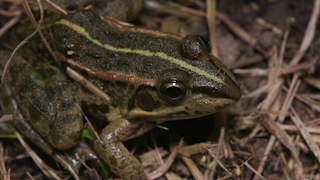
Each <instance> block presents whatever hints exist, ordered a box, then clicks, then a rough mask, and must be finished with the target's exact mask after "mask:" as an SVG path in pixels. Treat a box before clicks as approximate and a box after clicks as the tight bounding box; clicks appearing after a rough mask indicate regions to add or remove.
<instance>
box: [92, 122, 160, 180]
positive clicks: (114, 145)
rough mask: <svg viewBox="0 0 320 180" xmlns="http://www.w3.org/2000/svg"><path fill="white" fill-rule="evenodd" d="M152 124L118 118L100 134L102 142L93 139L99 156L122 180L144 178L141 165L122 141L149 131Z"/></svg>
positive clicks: (141, 179) (143, 179)
mask: <svg viewBox="0 0 320 180" xmlns="http://www.w3.org/2000/svg"><path fill="white" fill-rule="evenodd" d="M152 127H154V126H153V125H152V124H147V123H135V122H131V121H129V120H127V119H124V118H120V119H117V120H115V121H113V122H111V123H110V124H109V125H108V126H107V127H105V128H104V129H103V131H102V133H101V134H100V138H101V140H102V143H101V142H100V141H99V140H96V141H95V144H94V146H95V149H96V150H97V151H98V154H99V156H100V157H101V158H102V159H103V160H104V161H105V162H106V163H107V164H108V165H109V166H110V168H111V169H112V171H113V172H114V173H115V174H116V175H118V176H119V177H121V178H122V179H124V180H138V179H139V180H146V179H147V177H146V175H145V173H144V172H143V167H142V165H141V164H140V163H139V161H138V160H137V159H136V158H135V157H134V156H133V155H132V154H131V153H130V152H129V150H128V149H127V148H126V147H125V146H124V145H123V142H124V141H126V140H129V139H132V138H135V137H138V136H140V135H142V134H144V133H145V132H147V131H149V130H150V129H151V128H152Z"/></svg>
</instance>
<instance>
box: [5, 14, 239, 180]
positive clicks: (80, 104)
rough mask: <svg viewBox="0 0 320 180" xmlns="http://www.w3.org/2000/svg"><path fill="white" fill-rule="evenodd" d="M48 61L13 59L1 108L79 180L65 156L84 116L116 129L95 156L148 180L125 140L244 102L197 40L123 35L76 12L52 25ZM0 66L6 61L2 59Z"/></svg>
mask: <svg viewBox="0 0 320 180" xmlns="http://www.w3.org/2000/svg"><path fill="white" fill-rule="evenodd" d="M48 32H49V34H50V36H48V37H49V39H52V41H51V43H50V45H51V46H52V47H53V49H54V53H55V54H56V56H57V57H58V59H59V61H60V62H61V67H58V66H57V65H56V64H55V63H54V62H52V57H51V56H50V55H49V53H41V54H39V53H35V50H36V48H38V46H35V47H33V48H30V47H32V46H31V45H30V46H29V48H28V47H25V48H24V50H21V51H20V52H19V53H18V54H17V55H15V57H14V59H13V61H12V63H11V64H10V67H9V70H8V72H7V73H6V74H5V82H4V84H3V85H2V87H1V88H0V93H1V107H2V110H3V111H4V113H5V114H12V115H13V121H12V124H13V125H14V127H16V128H17V129H18V131H20V132H21V133H22V134H24V135H25V136H26V137H27V138H29V139H30V140H31V141H33V142H34V143H35V144H36V145H38V146H39V147H40V148H41V149H42V150H43V151H44V152H45V153H47V154H49V155H51V156H52V157H53V158H54V159H55V160H56V161H58V162H59V163H60V164H62V165H63V166H64V167H65V168H66V169H68V171H69V172H70V173H71V174H72V175H73V177H74V178H75V179H79V177H78V175H77V172H76V171H77V168H75V165H74V164H71V163H70V162H69V161H68V157H66V156H65V155H64V154H63V153H62V152H61V151H62V150H67V149H70V148H73V147H75V146H77V144H78V142H79V139H81V135H82V131H83V126H84V120H83V115H82V111H83V112H84V114H86V115H90V117H93V118H94V119H97V120H105V121H107V122H110V123H109V124H108V125H107V126H106V127H104V128H102V131H101V132H100V135H99V138H98V139H97V140H95V142H94V150H95V152H96V154H97V156H98V157H99V158H101V159H102V160H103V161H104V162H106V163H107V164H108V166H109V167H110V168H111V170H112V171H113V172H114V173H115V174H116V175H117V176H119V177H121V178H122V179H125V180H134V179H139V180H145V179H147V177H146V175H145V173H144V171H143V168H142V166H141V164H140V163H139V161H138V160H137V159H136V158H135V157H134V156H133V155H132V154H131V153H130V152H129V151H128V149H127V148H126V147H125V146H124V145H123V142H124V141H127V140H129V139H132V138H135V137H137V136H140V135H142V134H144V133H145V132H147V131H149V130H150V129H151V128H153V127H155V126H156V125H157V124H159V123H162V122H165V121H171V120H183V119H192V118H197V117H201V116H206V115H209V114H212V113H215V112H217V111H219V110H221V109H223V108H225V107H228V106H231V105H233V104H235V103H236V102H237V101H238V100H239V99H240V96H241V93H240V89H239V86H238V85H237V83H236V80H235V77H234V75H233V74H232V73H231V72H230V71H229V70H228V69H227V68H226V67H225V66H224V65H223V64H222V63H221V62H220V61H219V60H218V59H217V58H216V57H214V56H213V55H212V54H211V53H210V48H209V44H208V42H207V41H206V40H205V39H204V38H202V37H199V36H194V35H189V36H186V37H184V38H182V37H179V36H176V35H173V34H170V33H164V32H160V31H156V30H151V29H145V28H139V27H129V26H123V25H121V24H119V23H117V22H115V21H113V20H110V19H107V18H105V17H103V16H102V15H98V14H96V13H93V12H91V11H78V12H76V13H74V14H71V15H68V17H66V18H63V19H60V20H58V21H56V22H55V23H53V24H52V25H51V26H50V27H49V28H48ZM0 53H1V54H0V57H1V65H2V66H3V65H4V64H5V61H6V59H7V57H8V56H9V54H8V53H7V52H5V51H0ZM66 68H71V69H73V70H74V71H76V72H78V73H79V74H81V75H83V76H84V77H85V78H86V79H87V80H89V82H90V83H92V84H93V85H94V86H95V87H96V88H98V89H99V90H101V91H102V92H103V93H105V94H106V95H107V96H108V97H110V99H109V100H108V101H105V100H103V99H101V98H100V97H99V96H97V95H95V94H94V93H92V92H90V91H89V90H88V89H87V88H85V87H84V86H83V85H79V84H78V83H77V82H75V81H74V80H73V79H72V78H70V77H69V76H68V75H66V74H65V71H66Z"/></svg>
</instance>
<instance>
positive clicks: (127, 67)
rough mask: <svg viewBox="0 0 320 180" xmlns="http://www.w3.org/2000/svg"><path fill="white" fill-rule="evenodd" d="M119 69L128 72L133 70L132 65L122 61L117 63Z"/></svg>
mask: <svg viewBox="0 0 320 180" xmlns="http://www.w3.org/2000/svg"><path fill="white" fill-rule="evenodd" d="M117 68H118V69H119V70H120V71H128V70H130V68H131V64H130V62H129V61H128V60H125V59H121V60H119V61H118V62H117Z"/></svg>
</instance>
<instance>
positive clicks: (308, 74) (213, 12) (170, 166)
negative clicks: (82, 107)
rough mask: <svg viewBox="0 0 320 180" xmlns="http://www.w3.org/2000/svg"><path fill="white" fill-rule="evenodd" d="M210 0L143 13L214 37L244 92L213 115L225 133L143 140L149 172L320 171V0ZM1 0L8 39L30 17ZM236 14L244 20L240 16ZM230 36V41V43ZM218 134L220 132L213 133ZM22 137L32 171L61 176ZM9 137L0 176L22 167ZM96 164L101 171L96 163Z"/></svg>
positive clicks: (247, 174)
mask: <svg viewBox="0 0 320 180" xmlns="http://www.w3.org/2000/svg"><path fill="white" fill-rule="evenodd" d="M208 2H210V3H208V4H211V6H210V7H208V13H205V10H204V9H206V3H205V2H203V1H200V0H190V1H188V3H187V4H186V6H181V5H178V4H176V3H172V2H165V3H160V4H159V3H158V2H155V1H150V0H147V1H146V2H145V5H144V12H143V13H144V14H145V15H147V16H150V17H151V19H152V20H153V21H156V22H159V21H162V17H163V16H164V15H173V16H177V17H178V18H180V19H181V20H182V21H184V22H186V23H187V24H188V25H189V27H191V31H193V32H194V33H197V34H198V33H199V34H203V35H207V36H208V37H211V38H210V40H211V43H213V46H212V51H213V54H215V55H217V56H219V57H220V58H221V59H222V61H223V60H224V58H225V57H227V56H232V57H231V58H229V59H230V60H229V61H228V62H224V63H225V64H226V65H227V66H228V67H229V68H230V69H232V70H233V72H234V73H235V75H236V77H237V79H238V82H239V84H240V85H241V90H242V94H243V95H242V98H241V100H240V102H238V103H237V104H236V105H235V106H233V107H231V108H229V109H228V110H227V111H225V112H223V113H221V114H220V116H218V117H217V118H216V120H215V121H217V122H216V127H215V128H217V127H218V130H219V132H220V135H212V136H211V137H210V138H207V140H208V141H210V142H207V143H200V144H193V145H189V146H187V145H184V146H182V143H180V144H179V145H177V144H178V141H176V142H175V143H170V146H173V147H172V148H171V149H170V150H171V153H169V152H168V149H166V148H163V147H158V145H157V144H158V143H159V142H158V141H157V139H156V138H155V140H154V141H153V143H151V145H150V144H146V146H153V147H155V148H149V151H148V152H147V153H145V154H136V155H137V156H140V159H141V160H142V164H143V165H144V166H145V167H146V170H147V171H148V172H152V171H153V173H152V174H149V177H150V178H152V179H154V178H159V177H160V176H165V177H166V178H167V179H182V178H181V177H183V178H186V179H188V178H190V179H191V177H193V178H194V179H197V180H202V179H204V180H206V179H214V178H215V179H255V180H257V179H320V171H319V163H320V150H319V143H320V140H319V133H320V130H319V129H320V119H319V115H320V102H319V100H320V94H319V89H320V85H319V84H320V82H319V76H317V75H318V74H319V59H320V58H319V53H320V49H319V42H320V41H319V34H317V32H319V30H317V29H316V27H317V22H318V17H319V8H320V0H314V2H304V1H302V0H301V1H294V2H290V3H291V4H290V5H289V4H285V5H282V4H281V3H282V2H279V1H270V2H269V1H268V2H267V3H266V4H265V6H263V4H261V6H260V7H261V8H265V12H262V13H261V14H259V13H258V12H255V11H254V9H253V8H252V9H251V7H253V6H252V3H253V2H251V4H244V3H242V2H241V3H239V2H238V3H239V4H240V5H241V6H239V4H238V5H234V4H232V3H230V2H233V1H230V2H229V1H228V2H229V3H230V4H227V3H225V2H227V1H223V2H218V4H216V2H215V1H210V0H209V1H208ZM234 3H236V2H234ZM288 3H289V2H288ZM301 4H302V5H303V6H302V5H301ZM0 5H5V6H0V7H6V8H4V9H0V16H1V17H2V18H3V20H1V23H2V24H3V25H2V27H1V29H0V38H1V39H4V40H7V39H5V37H3V36H4V35H5V34H8V33H9V32H10V30H11V29H12V27H13V26H15V25H16V24H17V23H20V24H22V23H25V22H26V21H25V19H21V17H22V16H21V15H22V14H23V11H22V10H21V9H20V7H19V4H18V3H16V2H12V1H1V2H0ZM188 5H189V6H190V7H188ZM238 6H239V7H238ZM271 6H272V8H276V7H274V6H279V7H278V10H279V9H280V10H282V9H283V11H285V8H286V10H287V11H288V13H283V14H284V15H285V17H284V18H283V19H286V20H287V19H289V18H291V14H290V13H289V12H291V13H292V12H293V11H294V10H296V11H299V12H308V14H309V16H308V17H305V18H301V19H300V22H298V25H297V26H296V27H293V25H292V26H290V24H288V21H286V20H283V21H280V22H279V21H278V19H277V18H272V16H271V15H270V14H269V15H268V8H271ZM191 7H192V8H191ZM216 7H218V11H217V9H216ZM219 7H220V8H221V11H220V9H219ZM235 7H237V8H235ZM310 7H312V8H310ZM233 8H234V9H233ZM232 10H234V11H232ZM236 10H239V11H240V12H241V13H242V14H241V13H240V14H241V15H243V14H247V15H248V14H249V15H252V14H254V15H252V17H250V16H249V17H247V16H242V17H241V18H242V19H240V18H239V17H238V16H239V15H237V14H236V15H235V14H233V13H232V12H234V13H235V12H236ZM159 14H160V16H159ZM257 14H258V15H257ZM279 14H281V13H279ZM293 14H294V13H293ZM294 15H296V14H294ZM298 15H299V14H298ZM215 16H216V17H217V19H215V18H214V17H215ZM143 18H145V16H143V14H142V15H141V17H140V19H143ZM235 19H237V20H243V21H240V22H237V21H235ZM199 22H205V23H203V24H204V25H203V26H201V25H199V24H197V23H199ZM206 22H208V25H207V24H206ZM33 24H35V26H36V27H37V25H38V24H37V23H36V21H35V20H33ZM195 24H196V25H195ZM304 24H306V26H303V25H304ZM206 26H208V27H209V29H210V30H208V29H207V27H206ZM199 27H204V28H199ZM197 28H198V29H197ZM214 37H215V38H214ZM227 42H229V44H227V45H225V44H224V43H227ZM224 45H225V46H224ZM233 45H234V46H233ZM1 48H2V49H5V48H9V49H12V47H11V45H10V44H9V42H6V41H2V44H1ZM230 48H233V49H232V50H231V52H230V51H228V49H230ZM237 52H238V53H237ZM226 59H227V58H226ZM106 98H107V97H106ZM2 124H3V123H2ZM2 127H3V126H0V130H2V131H3V132H10V131H7V130H3V128H2ZM211 131H212V132H211V133H212V134H215V133H216V132H217V131H216V129H213V128H212V129H211ZM16 133H18V132H16ZM190 133H192V132H190ZM216 134H217V133H216ZM16 135H17V137H19V135H18V134H16ZM195 136H196V135H195ZM217 137H220V138H219V139H218V140H214V139H217ZM18 139H19V141H20V142H21V144H22V146H23V148H24V149H25V150H26V151H27V152H28V153H29V155H30V156H31V157H32V158H33V159H35V160H34V162H36V164H37V165H38V167H39V168H40V169H41V170H42V172H43V174H44V175H39V172H37V171H35V170H34V174H36V175H39V176H40V177H38V178H39V179H41V178H43V177H44V176H46V177H49V178H53V179H58V178H59V177H60V174H58V173H57V172H56V171H54V170H52V168H50V167H49V166H47V165H46V164H45V163H44V162H43V161H42V160H41V158H38V157H37V155H36V153H35V152H34V151H33V150H32V149H30V148H29V147H28V145H27V144H26V143H24V141H23V139H22V138H18ZM178 139H179V138H178ZM11 141H16V140H12V139H1V142H4V146H3V143H0V173H1V174H0V175H1V176H0V177H1V179H5V180H9V179H14V177H18V176H15V175H14V174H17V171H19V170H14V171H12V169H10V167H17V166H16V165H14V163H18V162H17V161H23V160H18V158H16V156H18V155H19V153H20V152H19V153H17V152H9V151H8V150H9V149H12V147H15V146H17V144H15V143H11ZM8 142H9V143H8ZM213 142H215V143H216V144H215V143H213ZM160 144H161V143H160ZM181 146H182V147H181ZM20 148H21V147H20ZM169 154H170V155H169ZM14 157H15V158H14ZM8 159H10V161H9V162H8ZM7 164H9V166H10V167H9V168H8V165H7ZM6 165H7V166H6ZM34 168H36V167H34ZM88 169H89V167H88ZM91 171H93V172H94V173H96V174H99V171H97V170H96V169H93V170H91ZM27 172H28V171H27ZM27 172H25V173H24V174H28V176H29V177H30V178H31V179H33V178H34V176H35V175H31V174H32V173H27ZM98 176H99V175H97V176H96V177H98ZM10 177H11V178H10ZM19 177H21V176H19ZM34 179H37V178H34ZM160 179H161V178H160ZM162 179H163V178H162Z"/></svg>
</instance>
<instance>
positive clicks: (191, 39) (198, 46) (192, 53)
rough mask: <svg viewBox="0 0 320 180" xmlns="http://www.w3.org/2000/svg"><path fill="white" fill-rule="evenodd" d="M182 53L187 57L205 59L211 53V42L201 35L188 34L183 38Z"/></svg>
mask: <svg viewBox="0 0 320 180" xmlns="http://www.w3.org/2000/svg"><path fill="white" fill-rule="evenodd" d="M180 53H181V55H182V56H183V57H185V58H187V59H192V60H194V59H203V58H205V57H206V55H207V54H208V53H210V44H209V42H208V41H207V40H206V38H204V37H201V36H186V37H185V38H183V39H182V40H181V44H180Z"/></svg>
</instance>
